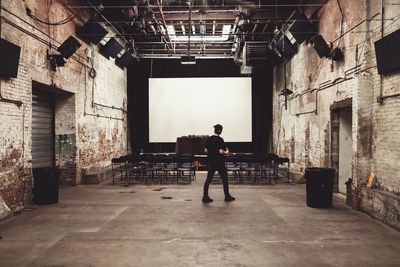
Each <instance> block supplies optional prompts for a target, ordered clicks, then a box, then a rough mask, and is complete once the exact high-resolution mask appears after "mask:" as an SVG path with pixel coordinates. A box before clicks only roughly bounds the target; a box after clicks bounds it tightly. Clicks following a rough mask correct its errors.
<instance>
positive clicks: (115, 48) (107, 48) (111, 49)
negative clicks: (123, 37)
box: [100, 37, 124, 58]
mask: <svg viewBox="0 0 400 267" xmlns="http://www.w3.org/2000/svg"><path fill="white" fill-rule="evenodd" d="M122 49H124V47H123V46H122V45H121V44H120V43H119V42H118V41H117V40H116V39H115V38H114V37H111V38H110V40H109V41H108V42H107V43H106V44H105V45H104V46H103V47H101V48H100V51H101V53H102V54H103V55H105V56H106V57H112V58H115V57H116V56H117V55H118V54H119V53H120V52H121V51H122Z"/></svg>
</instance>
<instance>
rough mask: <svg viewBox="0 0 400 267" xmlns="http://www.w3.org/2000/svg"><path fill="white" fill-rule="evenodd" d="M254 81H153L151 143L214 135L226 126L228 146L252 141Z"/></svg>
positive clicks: (161, 79)
mask: <svg viewBox="0 0 400 267" xmlns="http://www.w3.org/2000/svg"><path fill="white" fill-rule="evenodd" d="M251 110H252V107H251V78H249V77H235V78H150V79H149V142H150V143H170V142H175V141H176V138H177V137H180V136H188V135H212V134H213V127H212V126H213V125H215V124H217V123H219V124H222V125H223V127H224V130H223V132H222V135H221V136H222V137H223V138H224V140H225V141H226V142H251V141H252V115H251Z"/></svg>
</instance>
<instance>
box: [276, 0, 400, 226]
mask: <svg viewBox="0 0 400 267" xmlns="http://www.w3.org/2000/svg"><path fill="white" fill-rule="evenodd" d="M384 2H385V12H384V25H385V26H384V35H386V34H388V33H390V32H393V31H395V30H398V29H399V28H400V8H399V7H398V5H394V4H396V3H397V2H398V1H395V0H386V1H384ZM340 3H341V6H342V9H343V13H344V19H343V28H342V32H346V31H347V30H349V29H351V28H352V27H353V26H355V25H357V24H358V23H360V22H363V20H365V19H368V18H371V17H373V16H374V15H376V14H377V13H379V14H378V15H377V16H375V17H374V20H368V21H365V22H364V23H361V24H360V25H359V26H358V27H356V28H354V29H353V30H351V31H350V32H348V33H347V34H345V35H344V36H343V38H341V39H339V40H336V41H335V42H333V46H334V47H336V46H338V47H340V48H341V49H342V50H343V51H344V54H345V59H344V61H342V62H332V61H331V60H329V59H326V58H323V59H320V58H319V57H318V56H317V54H316V52H315V51H314V49H313V48H312V47H311V45H307V44H302V45H299V47H298V52H297V53H296V54H295V55H294V56H293V58H291V59H290V60H288V62H287V78H288V82H287V86H288V87H289V89H291V90H293V91H294V94H293V95H291V96H289V99H288V110H285V107H284V101H283V100H284V99H283V97H282V96H280V95H279V90H281V89H282V88H283V87H284V85H283V66H282V64H281V65H280V66H277V67H276V68H275V70H274V114H273V117H274V121H273V129H274V131H273V143H274V147H273V149H274V151H275V152H276V153H278V154H280V155H283V156H286V157H289V158H291V160H292V162H293V164H291V166H293V170H292V171H299V172H304V169H305V168H307V167H310V166H316V167H332V166H335V164H336V163H335V161H337V155H335V154H334V153H333V147H334V146H335V144H332V141H333V142H335V138H332V129H333V130H335V127H336V126H335V125H336V124H337V122H335V121H334V122H333V125H332V114H331V110H330V109H331V107H332V105H333V103H335V102H340V101H343V100H346V99H349V98H351V99H352V114H353V125H352V128H353V147H352V154H353V159H352V166H353V171H352V172H353V177H352V178H353V180H354V193H353V196H354V195H355V197H356V198H357V199H356V200H355V202H356V205H354V207H355V208H357V209H361V210H363V211H365V212H367V213H368V214H370V215H372V216H373V217H375V218H378V219H380V220H382V221H384V222H386V223H388V224H389V225H391V226H394V227H396V228H399V218H400V216H399V210H398V209H397V211H396V209H394V208H393V207H397V206H398V195H399V193H400V177H399V176H400V175H399V172H398V169H399V168H400V163H399V161H398V160H397V159H398V158H400V149H399V148H400V140H399V138H398V132H399V131H400V116H399V115H400V113H399V110H400V98H399V97H393V98H388V99H385V100H384V101H383V103H382V104H380V103H378V101H377V98H378V96H379V95H380V90H381V89H380V88H381V77H380V76H379V75H378V74H377V68H376V59H375V52H374V42H375V41H376V40H378V39H380V38H381V27H380V23H381V21H380V19H381V15H380V11H381V10H380V9H381V6H380V1H372V0H363V1H350V0H341V1H340ZM397 4H398V3H397ZM311 13H312V12H311V11H310V10H306V14H308V16H309V17H310V16H311ZM315 16H316V18H318V29H319V33H320V34H321V35H322V36H323V37H324V38H325V40H326V41H328V42H332V41H334V40H335V39H337V38H338V36H339V35H340V25H341V14H340V12H339V8H338V3H337V1H336V0H330V1H328V2H327V4H326V6H324V7H322V8H321V9H320V10H318V12H317V13H316V14H315ZM399 85H400V72H396V73H393V74H390V75H385V76H383V77H382V88H383V95H390V94H396V93H400V88H399ZM370 172H374V173H375V174H376V176H377V180H378V182H379V186H378V188H376V189H374V190H375V191H374V192H375V193H371V192H370V191H368V192H367V191H366V190H365V183H366V181H367V178H368V175H369V174H370ZM363 188H364V189H363ZM385 218H386V219H385ZM387 218H390V219H387ZM395 218H397V219H395Z"/></svg>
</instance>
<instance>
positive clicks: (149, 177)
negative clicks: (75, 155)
mask: <svg viewBox="0 0 400 267" xmlns="http://www.w3.org/2000/svg"><path fill="white" fill-rule="evenodd" d="M112 171H113V183H115V182H116V181H123V182H125V184H130V183H143V184H147V183H156V182H157V183H165V182H168V183H175V182H176V183H181V182H186V183H191V182H192V181H193V180H194V179H195V178H196V173H195V165H194V158H193V155H188V154H184V155H179V156H177V155H175V154H171V155H167V154H143V155H131V156H123V157H119V158H114V159H112Z"/></svg>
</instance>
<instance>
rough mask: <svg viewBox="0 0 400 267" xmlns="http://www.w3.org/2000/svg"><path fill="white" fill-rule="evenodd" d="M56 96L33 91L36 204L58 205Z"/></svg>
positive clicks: (33, 152) (33, 150) (34, 188)
mask: <svg viewBox="0 0 400 267" xmlns="http://www.w3.org/2000/svg"><path fill="white" fill-rule="evenodd" d="M54 114H55V113H54V96H53V95H52V94H51V93H48V92H46V91H43V90H40V89H38V88H36V87H34V86H33V87H32V173H33V202H34V203H36V204H52V203H57V202H58V181H57V179H56V177H55V153H54V132H55V127H54V117H55V116H54Z"/></svg>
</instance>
